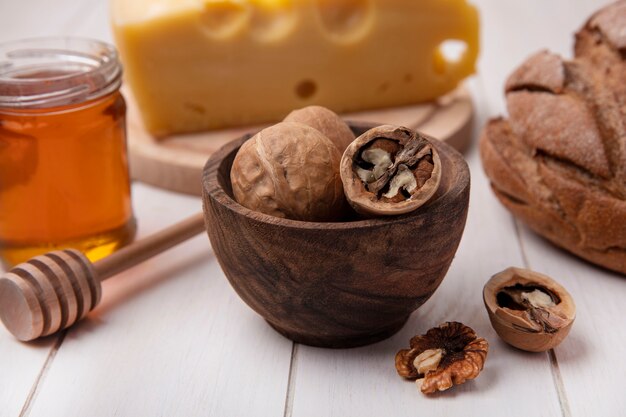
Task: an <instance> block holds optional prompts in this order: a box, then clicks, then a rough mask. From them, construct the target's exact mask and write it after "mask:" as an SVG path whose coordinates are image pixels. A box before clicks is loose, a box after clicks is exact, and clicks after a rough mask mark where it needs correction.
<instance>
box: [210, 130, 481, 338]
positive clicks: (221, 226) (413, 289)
mask: <svg viewBox="0 0 626 417" xmlns="http://www.w3.org/2000/svg"><path fill="white" fill-rule="evenodd" d="M351 127H352V129H353V131H354V132H355V134H357V135H360V134H361V133H363V132H365V131H366V130H368V129H370V128H371V127H373V126H372V125H369V124H357V123H352V124H351ZM251 136H252V135H246V136H244V137H242V138H240V139H238V140H235V141H233V142H231V143H229V144H227V145H225V146H224V147H223V148H222V149H220V150H219V151H217V152H216V153H215V154H214V155H213V156H212V157H211V158H210V159H209V161H208V162H207V164H206V166H205V168H204V173H203V180H202V186H203V205H204V215H205V219H206V224H207V232H208V235H209V239H210V240H211V245H212V246H213V250H214V252H215V255H216V256H217V259H218V261H219V263H220V265H221V267H222V269H223V271H224V274H225V275H226V277H227V278H228V280H229V281H230V283H231V285H232V286H233V288H234V289H235V291H236V292H237V293H238V294H239V296H240V297H241V298H242V299H243V300H244V301H245V302H246V303H247V304H248V305H249V306H250V307H251V308H252V309H253V310H254V311H256V312H257V313H259V314H260V315H261V316H262V317H263V318H264V319H265V320H266V321H267V322H268V323H269V324H270V325H271V326H272V327H274V328H275V329H276V330H277V331H278V332H280V333H281V334H283V335H284V336H286V337H288V338H290V339H292V340H294V341H295V342H298V343H304V344H307V345H313V346H322V347H335V348H340V347H341V348H343V347H353V346H360V345H365V344H369V343H373V342H376V341H379V340H382V339H385V338H387V337H389V336H391V335H392V334H394V333H395V332H397V331H398V330H400V328H401V327H402V325H403V324H404V323H405V322H406V320H407V319H408V318H409V315H410V314H411V313H412V312H413V311H415V310H416V309H417V308H418V307H420V306H421V305H422V304H424V302H425V301H426V300H428V298H429V297H430V296H431V295H432V294H433V293H434V292H435V290H436V289H437V287H438V286H439V284H440V283H441V281H442V280H443V277H444V276H445V274H446V272H447V270H448V268H449V266H450V263H451V262H452V259H453V257H454V253H455V252H456V249H457V247H458V245H459V241H460V240H461V235H462V234H463V229H464V227H465V220H466V217H467V208H468V202H469V189H470V174H469V169H468V167H467V164H466V162H465V160H464V159H463V157H462V156H461V154H460V153H458V152H457V151H455V150H454V149H453V148H452V147H450V146H449V145H446V144H445V143H443V142H439V141H436V140H435V141H433V142H434V145H435V147H436V148H437V150H438V151H439V154H440V157H441V163H442V171H443V176H442V180H441V185H440V188H439V191H438V192H437V194H436V195H435V197H434V198H433V199H432V200H431V201H430V202H428V203H427V204H426V205H424V206H422V207H421V208H419V209H417V210H416V211H414V212H411V213H408V214H405V215H402V216H391V217H387V218H377V219H371V220H355V221H346V222H338V223H313V222H303V221H295V220H286V219H281V218H277V217H273V216H269V215H266V214H263V213H259V212H255V211H251V210H249V209H247V208H245V207H243V206H241V205H239V204H238V203H237V202H236V201H235V200H234V199H233V193H232V188H231V184H230V168H231V165H232V162H233V159H234V157H235V154H236V153H237V150H238V149H239V147H240V146H241V145H242V144H243V142H244V141H246V140H247V139H248V138H250V137H251Z"/></svg>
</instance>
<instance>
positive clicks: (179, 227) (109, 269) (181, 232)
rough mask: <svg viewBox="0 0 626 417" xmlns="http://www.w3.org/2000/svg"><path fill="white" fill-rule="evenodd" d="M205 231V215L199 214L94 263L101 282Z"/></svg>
mask: <svg viewBox="0 0 626 417" xmlns="http://www.w3.org/2000/svg"><path fill="white" fill-rule="evenodd" d="M202 231H204V215H203V214H202V212H200V213H197V214H195V215H193V216H191V217H189V218H187V219H185V220H183V221H181V222H179V223H176V224H174V225H172V226H170V227H168V228H167V229H164V230H161V231H160V232H157V233H155V234H153V235H150V236H148V237H146V238H144V239H141V240H138V241H137V242H135V243H132V244H130V245H128V246H126V247H124V248H122V249H120V250H119V251H117V252H114V253H113V254H111V255H109V256H107V257H106V258H103V259H101V260H99V261H97V262H95V263H94V265H93V266H94V268H95V270H96V272H97V275H98V277H99V278H100V281H104V280H105V279H107V278H110V277H112V276H113V275H115V274H117V273H119V272H122V271H124V270H126V269H128V268H130V267H133V266H135V265H137V264H139V263H141V262H143V261H145V260H146V259H149V258H151V257H153V256H154V255H157V254H159V253H161V252H163V251H165V250H167V249H169V248H171V247H172V246H176V245H177V244H179V243H181V242H184V241H185V240H187V239H189V238H191V237H193V236H195V235H197V234H198V233H200V232H202Z"/></svg>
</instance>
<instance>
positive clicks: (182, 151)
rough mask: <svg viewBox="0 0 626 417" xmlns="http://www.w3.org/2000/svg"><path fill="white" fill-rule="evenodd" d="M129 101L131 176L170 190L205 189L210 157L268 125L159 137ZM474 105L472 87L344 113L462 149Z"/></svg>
mask: <svg viewBox="0 0 626 417" xmlns="http://www.w3.org/2000/svg"><path fill="white" fill-rule="evenodd" d="M125 96H126V97H127V101H128V103H129V106H128V148H129V158H130V170H131V176H132V177H133V178H134V179H136V180H140V181H144V182H146V183H148V184H153V185H156V186H158V187H162V188H165V189H168V190H174V191H179V192H183V193H187V194H192V195H200V194H201V192H202V187H201V186H200V178H201V177H202V169H203V167H204V164H205V162H206V160H207V159H208V157H209V156H210V155H211V154H213V153H214V152H215V151H217V150H218V149H220V148H221V147H222V146H223V145H224V144H226V143H228V142H230V141H232V140H234V139H235V138H238V137H241V135H243V134H245V133H246V132H255V131H259V130H261V128H262V127H264V126H245V127H238V128H231V129H223V130H217V131H209V132H199V133H191V134H180V135H173V136H171V137H166V138H156V137H154V136H152V135H151V134H149V133H148V132H147V131H146V130H145V129H144V127H143V125H142V123H141V119H140V116H139V114H138V110H137V108H136V105H135V104H134V101H133V99H132V94H131V93H130V91H128V90H126V92H125ZM473 112H474V110H473V106H472V101H471V98H470V96H469V95H468V93H467V89H466V88H463V87H461V88H459V89H457V90H456V91H454V92H452V93H450V94H448V95H447V96H445V97H442V98H441V99H439V100H438V101H437V102H435V103H425V104H419V105H413V106H405V107H398V108H392V109H383V110H375V111H364V112H359V113H350V114H346V115H344V117H345V119H346V120H354V121H365V122H376V123H377V124H384V123H389V124H395V125H403V126H406V127H409V128H411V129H419V130H420V131H423V132H424V133H426V134H428V135H430V136H433V137H435V138H437V139H440V140H443V141H445V142H446V143H449V144H450V145H452V146H453V147H455V148H456V149H457V150H459V151H464V150H466V149H467V147H468V146H469V144H470V142H471V126H472V120H473V119H472V118H473Z"/></svg>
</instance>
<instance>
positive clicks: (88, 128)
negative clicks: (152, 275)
mask: <svg viewBox="0 0 626 417" xmlns="http://www.w3.org/2000/svg"><path fill="white" fill-rule="evenodd" d="M33 42H36V43H37V45H32V44H31V43H33ZM7 62H8V64H7ZM120 82H121V68H120V65H119V63H118V61H117V56H116V54H115V51H114V49H113V48H112V47H110V46H108V45H106V44H103V43H101V42H97V41H89V40H77V39H53V40H45V41H42V40H39V41H28V42H25V43H17V45H14V44H4V45H0V257H1V258H2V260H3V262H4V263H5V265H6V266H12V265H15V264H16V263H19V262H22V261H25V260H27V259H29V258H31V257H32V256H35V255H37V254H40V253H44V252H47V251H50V250H54V249H60V248H68V247H71V248H75V249H79V250H82V251H83V252H84V253H85V254H86V255H87V257H89V258H90V259H91V260H92V261H94V260H97V259H100V258H102V257H104V256H106V255H108V254H110V253H111V252H113V251H114V250H116V249H117V248H119V247H120V246H122V245H124V244H126V243H128V242H129V241H131V240H132V238H133V237H134V234H135V220H134V217H133V212H132V207H131V197H130V180H129V175H128V164H127V155H126V126H125V114H126V105H125V102H124V98H123V97H122V95H121V94H120V92H119V86H120Z"/></svg>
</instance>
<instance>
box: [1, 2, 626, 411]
mask: <svg viewBox="0 0 626 417" xmlns="http://www.w3.org/2000/svg"><path fill="white" fill-rule="evenodd" d="M473 2H474V3H475V4H477V5H478V6H479V7H480V9H481V19H482V30H483V32H482V53H481V58H480V62H479V75H478V76H477V77H474V78H473V79H472V81H471V82H470V83H469V86H470V89H471V91H472V94H473V97H474V101H475V106H476V109H477V112H478V114H477V118H476V132H478V130H479V128H480V126H482V124H483V123H484V121H485V120H486V119H487V118H488V117H490V116H494V115H496V114H501V113H502V112H503V111H504V100H503V97H502V86H503V83H504V80H505V78H506V76H507V75H508V74H509V73H510V72H511V70H512V69H513V68H514V67H515V66H516V65H518V64H519V63H520V62H521V61H522V60H523V59H524V58H525V57H526V56H528V55H529V54H530V53H532V52H533V51H536V50H538V49H541V48H549V49H551V50H553V51H556V52H559V53H562V54H564V55H566V56H571V45H572V40H573V38H572V34H573V32H574V31H575V30H576V29H577V28H578V27H579V26H580V25H581V24H582V23H583V21H584V19H585V18H586V16H588V15H589V13H590V12H591V11H592V10H594V9H596V8H598V7H600V6H601V5H602V4H606V3H608V1H605V0H553V1H550V2H546V1H544V0H527V1H524V2H519V1H518V2H515V1H510V0H505V1H503V0H474V1H473ZM107 12H108V5H107V2H106V0H89V1H85V0H82V1H81V0H59V1H55V2H44V1H42V0H27V1H26V0H25V1H21V2H10V1H3V2H0V40H3V41H5V40H10V39H16V38H23V37H32V36H41V35H56V34H72V35H81V36H91V37H96V38H100V39H104V40H111V35H110V31H109V28H108V22H107ZM467 157H468V162H469V165H470V169H471V173H472V195H471V203H470V212H469V218H468V224H467V229H466V233H465V235H464V237H463V240H462V242H461V246H460V248H459V251H458V253H457V256H456V259H455V261H454V262H453V264H452V267H451V270H450V272H449V274H448V276H447V277H446V278H445V280H444V282H443V284H442V285H441V287H440V288H439V290H438V291H437V292H436V293H435V295H434V296H433V297H432V298H431V299H430V300H429V301H428V302H427V303H426V304H425V305H424V306H423V307H422V308H421V309H420V310H419V311H418V312H417V313H416V314H414V315H413V316H412V318H411V320H410V321H409V323H408V324H407V325H406V326H405V327H404V328H403V329H402V331H401V332H400V333H398V334H397V335H395V336H393V337H392V338H390V339H389V340H387V341H383V342H381V343H378V344H375V345H372V346H369V347H364V348H358V349H349V350H324V349H317V348H311V347H306V346H301V345H296V346H294V345H293V344H292V343H291V342H290V341H288V340H286V339H284V338H282V337H281V336H279V335H277V334H276V333H275V332H274V331H273V330H271V329H270V328H269V327H268V326H267V325H266V324H265V323H264V322H263V321H262V320H261V319H260V318H259V317H258V316H256V315H255V314H254V313H253V312H251V310H249V309H248V308H247V307H246V306H245V305H244V304H243V303H242V302H241V301H240V300H239V299H238V297H237V296H236V294H235V293H234V292H233V290H232V289H231V288H230V287H229V286H228V284H227V282H226V280H225V278H224V276H223V274H222V272H221V271H220V269H219V266H218V264H217V262H216V260H215V259H214V257H213V256H212V252H211V250H210V246H209V244H208V241H207V239H206V237H204V236H199V237H197V238H194V239H193V240H191V241H189V242H187V243H185V244H183V245H181V246H179V247H178V248H175V249H173V250H172V251H170V252H168V253H166V254H164V255H163V256H161V257H158V258H155V259H153V260H151V261H149V262H148V263H145V264H143V265H141V266H139V267H137V268H135V269H133V270H131V271H127V272H126V273H124V274H122V275H120V276H118V277H116V278H113V279H112V280H109V281H107V282H106V283H105V285H104V299H103V303H102V305H101V306H99V307H98V309H97V310H96V311H94V313H93V314H92V315H90V316H89V320H87V321H86V322H84V323H82V324H80V325H79V326H78V327H77V328H75V329H72V330H70V331H69V332H67V334H66V335H65V336H64V337H62V338H49V339H46V340H44V341H42V342H37V343H36V344H33V345H24V344H21V343H18V342H16V341H14V340H13V339H12V338H11V337H10V336H9V335H8V334H7V333H6V332H4V331H0V416H1V417H4V416H11V417H13V416H20V415H24V416H26V415H32V416H86V415H88V416H111V415H120V416H130V415H132V416H144V415H146V416H152V415H167V416H195V415H212V416H239V415H251V416H283V415H284V416H298V417H300V416H353V415H354V416H356V415H359V416H382V415H390V416H405V415H406V416H409V415H410V416H413V415H421V416H435V415H482V416H501V415H507V416H508V415H510V416H526V415H530V416H535V415H537V416H564V417H569V416H608V417H618V416H623V415H624V410H626V399H625V397H624V396H623V388H622V385H623V381H624V379H625V377H626V359H624V358H625V357H626V355H624V353H625V350H626V348H624V346H625V344H626V343H625V342H626V330H624V329H626V315H624V308H623V306H622V304H623V303H621V298H622V297H623V296H624V295H625V294H626V279H625V278H624V277H623V276H618V275H616V274H613V273H610V272H606V271H603V270H600V269H598V268H596V267H594V266H592V265H589V264H587V263H585V262H582V261H580V260H578V259H576V258H574V257H573V256H571V255H569V254H567V253H565V252H563V251H560V250H558V249H555V248H554V247H553V246H551V245H549V244H548V243H546V242H545V241H544V240H542V239H541V238H538V237H537V236H536V235H534V234H533V233H532V232H530V231H529V230H528V229H526V228H525V227H524V226H523V225H520V224H518V223H517V222H516V221H515V220H514V219H513V218H512V217H511V216H510V215H509V214H508V212H506V210H504V209H503V208H502V207H501V206H500V205H499V204H498V202H497V201H496V199H495V198H494V197H493V195H492V194H491V192H490V190H489V186H488V183H487V180H486V178H485V176H484V174H483V172H482V168H481V166H480V161H479V158H478V155H477V151H476V149H475V148H474V149H473V150H471V151H470V152H469V153H468V155H467ZM133 192H134V195H133V198H134V206H135V210H136V214H137V217H138V219H139V231H140V234H142V235H144V234H147V233H150V232H153V231H156V230H158V229H161V228H162V227H164V226H166V225H168V224H171V223H174V222H175V221H177V220H179V219H182V218H184V217H185V216H186V215H188V214H191V213H193V212H195V211H198V210H200V209H201V206H200V200H199V199H197V198H193V197H186V196H182V195H178V194H173V193H168V192H165V191H161V190H157V189H154V188H151V187H149V186H145V185H141V184H134V185H133ZM510 265H516V266H530V267H532V268H533V269H536V270H538V271H540V272H544V273H547V274H549V275H552V276H553V277H554V278H556V279H557V280H559V281H560V282H561V283H562V284H563V285H565V286H566V287H567V288H568V289H569V290H570V292H571V294H572V295H573V297H574V299H575V301H576V304H577V307H578V317H577V320H576V322H575V324H574V327H573V329H572V332H571V334H570V336H569V338H568V339H567V340H566V341H565V342H564V343H563V344H562V345H561V346H560V347H558V348H557V349H556V350H555V352H552V353H546V354H528V353H524V352H521V351H518V350H515V349H513V348H511V347H509V346H508V345H506V344H504V343H503V342H501V341H500V340H499V339H498V337H497V336H496V335H495V332H494V331H493V330H492V328H491V326H490V325H489V322H488V318H487V314H486V312H485V310H484V307H483V305H482V299H481V290H482V286H483V284H484V282H485V281H486V280H487V279H488V278H489V277H490V276H491V275H492V274H494V273H496V272H498V271H500V270H501V269H504V268H505V267H507V266H510ZM446 320H459V321H463V322H465V323H466V324H468V325H470V326H472V327H474V328H475V329H476V330H477V332H478V333H479V334H480V335H483V336H484V337H486V338H487V339H488V340H489V342H490V344H491V349H490V353H489V357H488V359H487V363H486V367H485V370H484V373H483V374H482V375H481V376H480V377H479V378H478V379H477V380H475V381H473V382H469V383H467V384H465V385H464V386H462V387H459V388H458V389H455V390H452V391H450V392H449V393H444V394H442V395H438V396H436V397H435V398H427V397H424V396H422V395H421V394H420V393H419V392H418V391H417V389H416V388H415V386H414V385H413V384H412V383H410V382H406V381H403V380H402V379H401V378H399V377H398V376H397V375H396V374H395V370H394V367H393V355H394V354H395V352H396V351H397V350H398V349H400V348H402V347H404V346H405V345H406V344H407V343H408V339H409V338H410V337H411V336H412V335H414V334H417V333H422V332H424V331H425V330H427V329H428V328H430V327H431V326H433V325H436V324H438V323H440V322H442V321H446Z"/></svg>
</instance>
